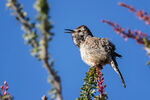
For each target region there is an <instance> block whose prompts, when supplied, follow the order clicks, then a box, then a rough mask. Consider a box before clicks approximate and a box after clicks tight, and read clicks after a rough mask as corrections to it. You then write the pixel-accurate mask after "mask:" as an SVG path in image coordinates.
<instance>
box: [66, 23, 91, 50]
mask: <svg viewBox="0 0 150 100" xmlns="http://www.w3.org/2000/svg"><path fill="white" fill-rule="evenodd" d="M65 30H66V32H65V33H72V39H73V42H74V44H75V45H76V46H77V47H80V44H81V43H82V42H84V41H85V39H86V38H87V37H88V36H91V37H92V36H93V35H92V33H91V31H90V30H89V29H88V27H86V26H85V25H81V26H79V27H77V28H76V29H74V30H71V29H65Z"/></svg>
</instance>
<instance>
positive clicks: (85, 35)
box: [66, 25, 126, 87]
mask: <svg viewBox="0 0 150 100" xmlns="http://www.w3.org/2000/svg"><path fill="white" fill-rule="evenodd" d="M66 30H67V31H69V32H66V33H72V39H73V42H74V44H75V45H76V46H77V47H78V48H79V50H80V53H81V58H82V60H83V61H84V62H85V63H86V64H88V65H89V66H96V65H98V66H103V65H106V64H110V65H111V66H112V68H113V69H114V70H115V71H116V72H117V73H118V75H119V76H120V78H121V80H122V83H123V86H124V87H126V85H125V82H124V79H123V77H122V75H121V72H120V71H119V69H118V64H117V62H116V57H121V55H119V54H117V53H116V52H115V45H114V44H112V43H111V42H110V41H109V40H108V39H107V38H97V37H93V35H92V33H91V32H90V30H89V29H88V28H87V27H86V26H85V25H81V26H79V27H78V28H76V29H74V30H70V29H66Z"/></svg>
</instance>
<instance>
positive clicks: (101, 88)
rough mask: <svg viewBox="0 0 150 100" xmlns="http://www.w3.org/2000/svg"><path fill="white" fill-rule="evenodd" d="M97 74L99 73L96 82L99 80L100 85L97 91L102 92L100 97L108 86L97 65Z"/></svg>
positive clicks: (98, 84)
mask: <svg viewBox="0 0 150 100" xmlns="http://www.w3.org/2000/svg"><path fill="white" fill-rule="evenodd" d="M96 74H97V79H96V82H97V87H98V90H97V91H98V92H99V93H100V97H102V96H103V95H104V88H105V87H106V85H103V83H104V77H103V74H102V73H101V72H100V70H99V69H98V68H97V67H96Z"/></svg>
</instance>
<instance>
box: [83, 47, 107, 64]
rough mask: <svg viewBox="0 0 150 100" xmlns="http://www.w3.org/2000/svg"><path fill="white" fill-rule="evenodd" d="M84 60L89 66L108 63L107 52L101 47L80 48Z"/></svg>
mask: <svg viewBox="0 0 150 100" xmlns="http://www.w3.org/2000/svg"><path fill="white" fill-rule="evenodd" d="M80 53H81V58H82V60H83V61H84V62H85V63H86V64H88V65H89V66H95V65H105V64H107V53H106V52H104V51H102V50H100V49H89V48H86V47H81V48H80Z"/></svg>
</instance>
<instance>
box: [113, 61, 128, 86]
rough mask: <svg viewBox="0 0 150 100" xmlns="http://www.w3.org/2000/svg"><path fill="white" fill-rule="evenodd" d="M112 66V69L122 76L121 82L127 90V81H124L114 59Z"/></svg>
mask: <svg viewBox="0 0 150 100" xmlns="http://www.w3.org/2000/svg"><path fill="white" fill-rule="evenodd" d="M111 66H112V68H113V69H114V70H115V71H116V72H117V74H118V75H119V76H120V78H121V81H122V83H123V86H124V88H126V84H125V81H124V79H123V77H122V74H121V72H120V70H119V69H118V64H117V62H116V60H115V59H113V60H112V61H111Z"/></svg>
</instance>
